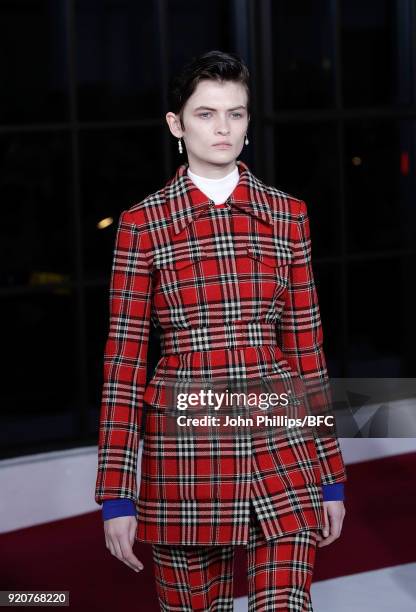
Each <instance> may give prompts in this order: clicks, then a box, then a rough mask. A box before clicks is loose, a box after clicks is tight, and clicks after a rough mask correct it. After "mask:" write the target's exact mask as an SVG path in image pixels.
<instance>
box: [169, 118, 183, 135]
mask: <svg viewBox="0 0 416 612" xmlns="http://www.w3.org/2000/svg"><path fill="white" fill-rule="evenodd" d="M166 123H167V124H168V126H169V129H170V131H171V133H172V134H173V136H175V137H176V138H181V137H182V129H181V122H180V120H179V117H178V116H177V115H175V113H172V112H169V113H166Z"/></svg>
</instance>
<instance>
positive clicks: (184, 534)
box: [95, 160, 347, 545]
mask: <svg viewBox="0 0 416 612" xmlns="http://www.w3.org/2000/svg"><path fill="white" fill-rule="evenodd" d="M237 166H238V170H239V182H238V184H237V186H236V188H235V190H234V191H233V193H232V194H231V196H230V197H229V198H228V199H227V201H226V202H225V203H224V204H223V205H221V206H218V205H215V204H214V202H212V201H211V200H209V198H207V196H206V195H205V194H203V193H202V192H201V191H200V190H199V189H198V188H197V186H196V185H195V184H194V183H193V182H192V181H191V179H190V178H189V176H188V175H187V164H186V163H185V164H183V165H181V166H180V167H179V168H178V169H177V171H176V173H175V175H174V176H173V177H172V178H171V179H170V180H169V181H168V182H167V184H166V185H165V187H163V188H162V189H160V190H159V191H156V192H155V193H152V194H150V195H149V196H147V197H146V198H145V199H144V200H142V201H140V202H139V203H136V204H134V205H133V206H131V207H130V208H129V209H128V210H125V211H123V212H122V213H121V215H120V219H119V224H118V230H117V235H116V243H115V250H114V259H113V266H112V273H111V282H110V322H109V331H108V338H107V341H106V345H105V351H104V384H103V390H102V404H101V413H100V427H99V441H98V472H97V481H96V490H95V500H96V502H97V503H98V504H101V503H102V502H103V500H106V499H114V498H127V499H131V500H133V501H134V502H135V504H136V509H137V511H138V525H137V532H136V539H137V540H140V541H143V542H152V543H160V544H178V545H179V544H188V545H191V544H211V545H215V544H246V543H247V538H248V526H249V516H250V502H252V504H253V506H254V509H255V511H256V513H257V516H258V519H259V521H260V523H261V526H262V528H263V532H264V535H265V537H266V539H272V538H275V537H277V536H279V535H283V534H288V533H293V532H296V531H300V530H302V529H315V528H322V527H323V525H324V520H323V505H322V501H323V498H322V490H321V485H322V484H333V483H339V482H344V481H346V479H347V476H346V470H345V465H344V462H343V458H342V455H341V452H340V448H339V445H338V440H337V438H336V437H335V436H331V437H329V436H328V437H312V438H309V439H305V438H304V437H302V436H297V437H293V436H290V435H287V436H286V435H285V436H280V437H276V438H274V437H273V436H270V435H268V436H254V435H251V434H250V432H249V431H247V432H245V433H244V432H243V433H241V434H239V435H237V436H226V437H224V436H222V437H220V436H219V437H216V438H212V439H208V438H198V437H196V436H195V437H192V436H189V437H185V438H184V439H182V438H181V437H180V436H177V435H173V434H171V433H169V432H168V431H167V429H166V420H167V410H168V408H169V401H171V400H170V396H169V394H168V392H167V389H168V386H169V383H171V382H172V381H175V380H182V379H183V380H192V379H195V380H199V379H203V380H210V379H211V380H216V379H219V378H222V377H223V378H225V379H233V378H237V377H239V378H245V379H247V380H255V379H260V380H263V379H270V380H273V377H279V376H282V375H283V376H284V375H285V373H286V374H289V375H292V374H295V375H297V376H300V378H301V379H302V380H303V381H304V382H306V383H308V384H309V383H313V382H314V381H317V382H320V383H321V382H322V381H325V380H327V377H328V374H327V369H326V363H325V356H324V352H323V348H322V342H323V334H322V325H321V320H320V312H319V305H318V297H317V292H316V287H315V283H314V277H313V271H312V264H311V241H310V228H309V218H308V213H307V208H306V204H305V202H304V201H303V200H299V199H297V198H295V197H293V196H291V195H289V194H287V193H284V192H282V191H280V190H278V189H276V188H274V187H271V186H268V185H265V184H264V183H263V182H262V181H260V180H259V179H258V178H256V177H255V176H254V175H253V174H252V173H251V171H250V170H249V168H248V166H247V165H246V164H244V163H243V162H242V161H240V160H238V161H237ZM151 324H152V325H154V326H155V327H156V328H158V329H159V331H160V342H161V355H162V356H161V358H160V359H159V361H158V363H157V365H156V368H155V371H154V374H153V376H152V378H151V380H150V381H149V382H148V384H147V385H146V380H147V351H148V342H149V330H150V325H151ZM143 408H144V410H143ZM143 416H144V418H145V423H144V425H145V427H144V440H143V452H142V463H141V481H140V488H139V492H137V483H136V478H137V457H138V445H139V439H140V427H141V421H142V417H143Z"/></svg>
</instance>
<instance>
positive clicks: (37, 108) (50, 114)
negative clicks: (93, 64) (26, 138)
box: [0, 0, 68, 124]
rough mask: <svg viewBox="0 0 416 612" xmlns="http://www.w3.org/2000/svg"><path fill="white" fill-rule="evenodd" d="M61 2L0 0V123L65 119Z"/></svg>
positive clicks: (65, 72) (64, 36)
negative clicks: (0, 84)
mask: <svg viewBox="0 0 416 612" xmlns="http://www.w3.org/2000/svg"><path fill="white" fill-rule="evenodd" d="M65 11H66V2H53V1H51V0H3V1H2V2H1V3H0V74H1V81H2V86H1V87H0V123H6V124H10V123H28V122H39V121H42V122H43V121H45V122H53V121H64V120H67V119H68V64H67V51H68V50H67V44H68V39H67V33H66V23H65Z"/></svg>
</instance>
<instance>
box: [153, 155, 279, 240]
mask: <svg viewBox="0 0 416 612" xmlns="http://www.w3.org/2000/svg"><path fill="white" fill-rule="evenodd" d="M236 164H237V167H238V171H239V175H240V176H239V180H238V183H237V185H236V187H235V189H234V191H233V193H232V194H231V196H230V198H229V200H230V204H231V205H232V206H235V207H237V208H239V209H240V210H243V211H244V212H246V213H248V214H250V215H253V216H255V217H257V218H259V219H260V220H261V221H263V222H264V223H269V224H270V225H273V224H274V219H273V215H272V212H271V209H270V203H269V200H268V197H267V194H266V191H265V186H264V185H263V183H261V182H260V181H259V180H258V179H257V178H256V177H255V176H254V174H252V173H251V172H250V170H249V168H248V166H247V165H246V164H245V163H244V162H242V161H241V160H237V162H236ZM188 165H189V164H188V163H187V162H186V163H184V164H182V165H181V166H179V168H178V169H177V171H176V173H175V175H174V177H173V178H172V179H171V180H170V181H169V182H168V183H167V184H166V186H165V198H166V202H167V204H168V206H169V211H170V215H171V219H172V223H173V228H174V233H175V234H179V233H180V232H181V231H182V230H183V229H184V228H185V227H186V226H187V225H188V224H189V223H192V222H193V221H194V220H195V219H196V218H197V217H198V216H199V215H200V214H201V213H202V212H203V211H204V210H205V209H206V208H208V207H209V206H210V204H211V205H212V203H211V201H210V199H209V198H208V197H207V196H206V195H205V194H204V193H202V191H200V189H198V187H197V186H196V185H195V183H194V182H193V181H192V180H191V179H190V178H189V176H188V174H187V169H188Z"/></svg>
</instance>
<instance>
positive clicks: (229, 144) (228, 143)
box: [212, 142, 232, 147]
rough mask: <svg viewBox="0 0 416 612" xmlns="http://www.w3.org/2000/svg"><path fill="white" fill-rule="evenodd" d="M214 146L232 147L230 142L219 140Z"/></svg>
mask: <svg viewBox="0 0 416 612" xmlns="http://www.w3.org/2000/svg"><path fill="white" fill-rule="evenodd" d="M212 146H213V147H231V146H232V145H231V143H230V142H217V143H215V144H214V145H212Z"/></svg>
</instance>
